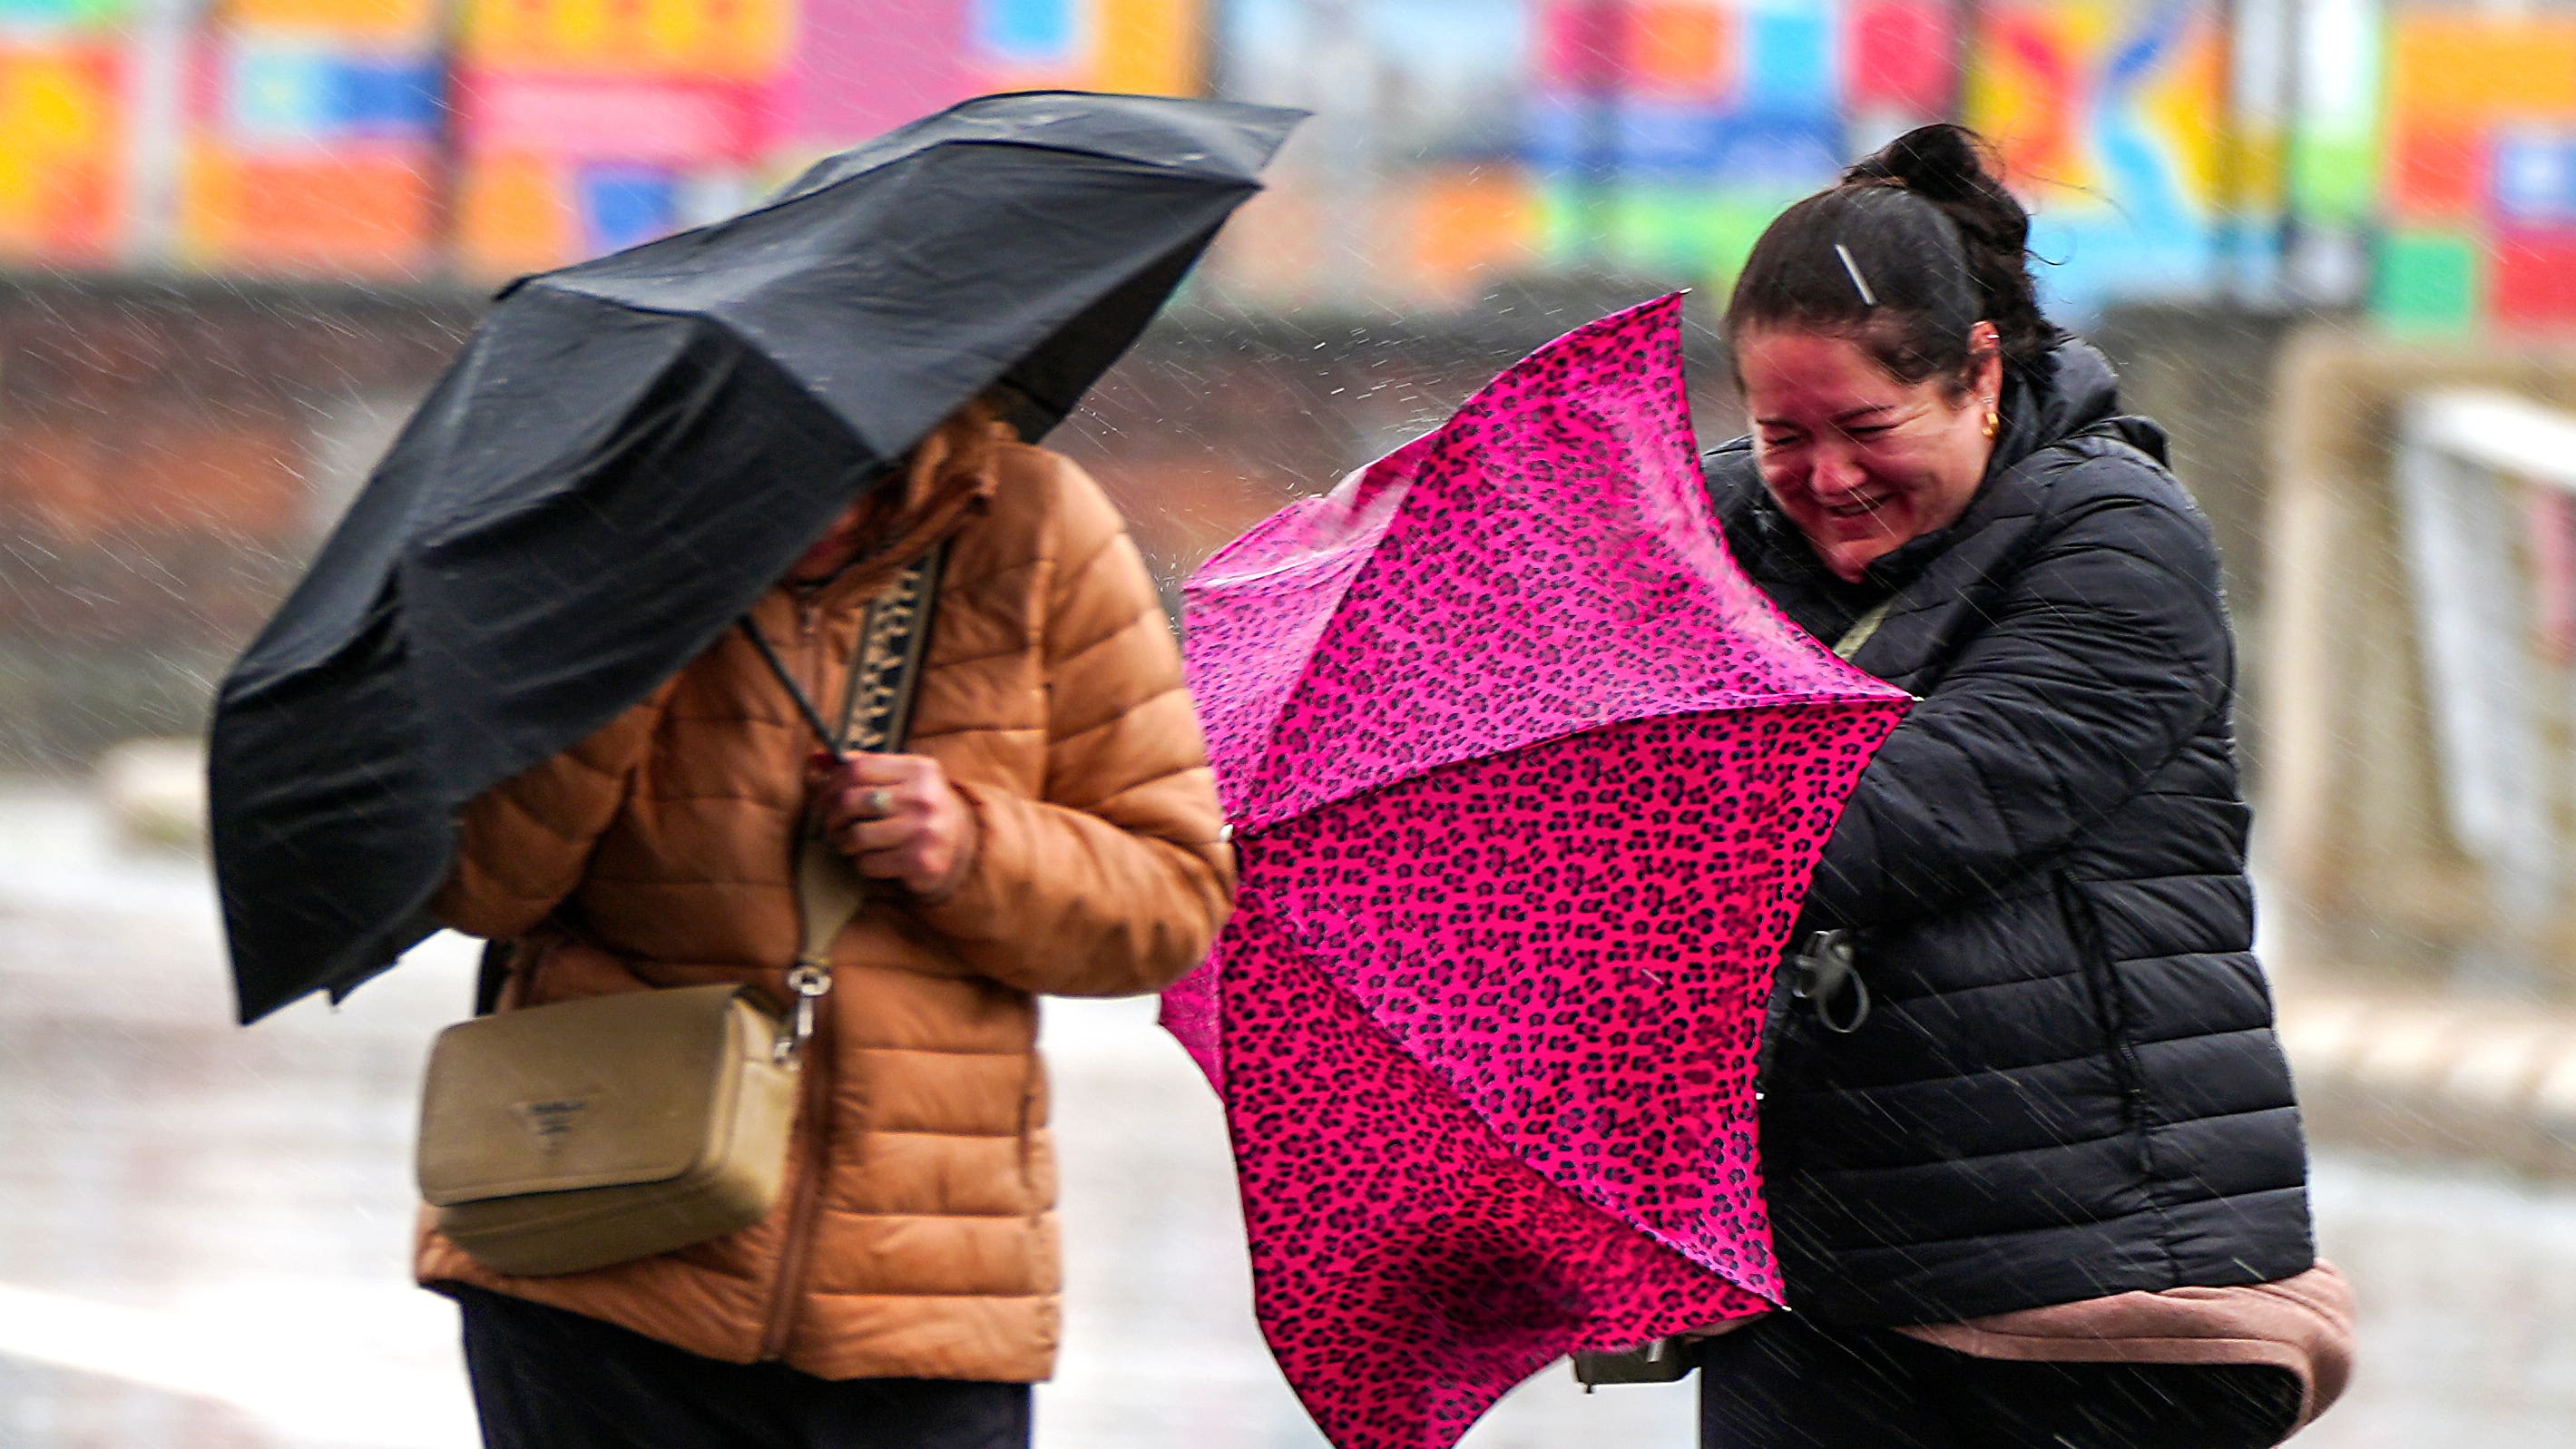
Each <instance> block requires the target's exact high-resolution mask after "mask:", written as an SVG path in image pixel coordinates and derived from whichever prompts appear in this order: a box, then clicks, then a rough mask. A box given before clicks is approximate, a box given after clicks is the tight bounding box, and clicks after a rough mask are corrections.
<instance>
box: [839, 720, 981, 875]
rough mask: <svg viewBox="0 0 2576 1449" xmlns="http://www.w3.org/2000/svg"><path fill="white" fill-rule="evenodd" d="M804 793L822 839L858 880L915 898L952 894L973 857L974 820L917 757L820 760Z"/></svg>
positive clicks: (930, 765) (935, 767) (944, 777)
mask: <svg viewBox="0 0 2576 1449" xmlns="http://www.w3.org/2000/svg"><path fill="white" fill-rule="evenodd" d="M805 785H806V790H807V792H808V796H809V798H810V799H811V801H812V809H813V811H814V813H815V816H816V818H817V819H818V820H819V821H820V822H821V824H822V827H823V838H824V839H826V840H828V841H830V842H831V843H832V845H833V847H834V848H835V849H837V850H839V851H840V852H841V853H842V854H843V855H846V856H848V857H849V858H850V861H851V863H852V864H853V865H855V866H857V867H858V872H859V874H861V875H864V876H871V877H874V878H876V879H878V880H896V881H901V882H903V883H904V884H905V885H906V886H908V887H910V888H911V889H912V890H913V891H914V892H915V893H916V894H919V895H924V896H938V895H941V894H944V893H946V892H947V891H949V890H951V889H954V888H955V886H956V884H957V881H958V878H959V877H961V876H963V875H964V874H965V873H966V867H967V865H968V863H969V862H970V861H972V860H973V859H974V855H975V812H974V811H973V810H972V809H970V808H969V807H968V806H967V804H966V799H965V797H964V796H962V795H959V794H958V793H957V790H956V787H955V786H953V785H950V784H949V783H948V774H947V772H946V771H944V770H942V769H940V768H939V762H938V761H937V760H933V759H929V758H927V757H925V756H922V755H869V754H861V755H852V756H850V757H849V758H847V759H844V760H841V761H839V762H837V763H835V762H834V761H833V760H832V757H831V756H829V755H821V754H818V755H816V756H814V757H813V759H812V760H811V761H809V762H808V764H807V767H806V774H805Z"/></svg>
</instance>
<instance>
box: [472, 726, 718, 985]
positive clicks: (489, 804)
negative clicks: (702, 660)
mask: <svg viewBox="0 0 2576 1449" xmlns="http://www.w3.org/2000/svg"><path fill="white" fill-rule="evenodd" d="M669 694H670V689H669V686H667V685H666V686H664V687H663V688H662V689H660V690H657V691H655V692H654V694H653V695H652V696H651V697H650V698H647V699H646V700H644V701H643V702H642V703H639V704H637V705H635V706H633V707H632V708H630V709H628V710H627V711H626V712H625V713H623V714H621V715H619V716H618V717H617V718H615V719H613V720H610V721H609V722H608V723H607V724H605V725H603V726H601V727H600V728H599V729H598V730H596V731H594V732H593V733H592V734H591V735H590V736H589V737H588V738H586V739H584V740H582V741H581V742H580V743H579V744H576V745H574V746H573V747H572V748H570V749H568V750H565V751H564V752H563V753H561V754H559V755H556V756H554V757H553V758H551V759H548V760H544V761H541V762H539V763H538V764H535V765H532V766H530V767H529V768H528V769H526V770H523V771H521V772H519V773H518V774H516V775H513V776H511V777H510V778H509V779H507V780H504V781H502V782H501V783H500V784H498V785H495V786H493V787H492V788H491V789H489V790H486V791H484V792H483V793H482V794H480V795H478V796H476V797H475V798H474V799H473V800H472V801H470V802H468V803H467V805H466V807H465V809H464V810H463V811H462V812H461V813H460V814H459V815H458V817H457V841H456V864H455V865H454V866H453V867H451V868H450V869H449V871H448V875H447V883H446V884H445V885H444V886H442V887H440V888H439V892H438V894H437V896H436V897H434V898H433V899H432V900H431V901H430V911H431V913H432V914H433V915H435V916H436V917H437V918H438V920H439V923H440V924H442V925H444V926H446V927H448V928H449V929H450V930H456V931H462V932H464V933H465V934H467V935H469V936H482V937H484V938H486V939H489V940H496V941H497V940H506V939H508V938H509V937H512V936H517V935H521V934H523V933H525V932H527V931H528V930H530V929H532V928H533V927H535V926H536V924H537V923H538V922H540V921H542V920H544V919H545V918H546V917H547V916H548V915H550V914H552V913H553V911H554V909H555V907H557V906H559V905H561V904H563V901H564V898H565V897H567V896H569V895H571V894H572V892H573V887H575V886H576V885H578V884H580V882H581V874H582V871H583V870H584V869H585V868H586V867H587V866H588V865H589V863H590V852H591V847H592V846H593V845H595V844H597V843H598V840H599V836H600V833H601V832H602V831H604V830H606V829H607V828H608V823H609V821H611V820H612V819H614V818H616V815H617V810H618V807H619V806H620V805H622V804H624V803H625V800H626V796H627V791H628V789H629V787H630V786H631V785H632V784H633V782H634V778H635V772H636V769H637V767H638V766H639V765H641V764H642V762H643V759H644V755H645V752H646V751H647V750H648V749H649V748H650V747H651V745H652V739H653V730H654V726H655V723H656V722H657V721H658V720H659V719H660V718H661V713H662V704H663V702H664V700H666V699H667V698H668V697H669Z"/></svg>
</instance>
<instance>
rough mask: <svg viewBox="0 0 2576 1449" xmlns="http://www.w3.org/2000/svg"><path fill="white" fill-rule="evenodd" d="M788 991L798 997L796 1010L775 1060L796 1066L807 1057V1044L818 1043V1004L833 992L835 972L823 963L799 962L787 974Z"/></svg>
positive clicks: (782, 1037)
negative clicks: (816, 1035) (803, 1057)
mask: <svg viewBox="0 0 2576 1449" xmlns="http://www.w3.org/2000/svg"><path fill="white" fill-rule="evenodd" d="M787 989H788V990H790V991H793V992H795V993H796V1010H795V1013H794V1015H793V1016H791V1017H790V1018H789V1026H788V1028H787V1030H785V1031H782V1032H780V1033H779V1034H778V1045H777V1046H776V1048H774V1049H773V1052H772V1056H773V1059H774V1060H777V1061H779V1062H792V1061H795V1060H797V1059H798V1058H800V1057H802V1056H804V1055H805V1044H806V1043H807V1042H809V1041H812V1040H813V1039H814V1003H816V1002H818V1001H820V1000H822V999H823V998H824V997H825V996H827V995H829V994H830V993H831V990H832V968H831V967H830V966H827V965H825V964H824V963H822V962H820V961H815V960H810V959H809V960H804V961H799V962H797V963H796V965H795V966H794V967H793V968H792V969H790V970H789V971H788V973H787Z"/></svg>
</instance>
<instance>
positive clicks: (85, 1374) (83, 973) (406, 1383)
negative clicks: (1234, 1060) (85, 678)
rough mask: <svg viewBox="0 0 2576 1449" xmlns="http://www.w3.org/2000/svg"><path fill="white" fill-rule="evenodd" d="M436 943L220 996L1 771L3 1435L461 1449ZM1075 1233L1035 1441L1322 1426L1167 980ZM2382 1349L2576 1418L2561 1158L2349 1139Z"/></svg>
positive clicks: (146, 888)
mask: <svg viewBox="0 0 2576 1449" xmlns="http://www.w3.org/2000/svg"><path fill="white" fill-rule="evenodd" d="M470 973H471V961H470V952H469V951H468V950H466V949H465V948H464V945H463V943H460V942H457V941H455V940H454V939H453V938H444V939H442V940H439V941H435V942H432V943H430V944H429V945H427V946H425V947H423V948H422V949H421V950H420V951H419V952H416V953H415V954H414V956H413V958H412V959H411V960H409V961H407V962H406V963H405V964H404V965H403V967H402V968H401V969H400V970H399V971H397V972H395V973H394V974H392V975H391V976H388V977H386V978H385V979H383V980H381V981H379V982H377V983H375V984H373V985H371V986H369V987H367V988H365V989H364V990H362V991H360V992H359V993H358V994H357V996H355V997H354V998H353V999H352V1000H351V1001H350V1003H349V1004H348V1005H347V1006H346V1007H345V1008H343V1009H341V1010H339V1011H336V1012H335V1011H332V1010H330V1009H328V1008H326V1007H324V1006H322V1005H320V1004H319V1003H312V1002H308V1003H305V1004H303V1005H299V1006H297V1007H295V1008H292V1009H290V1010H289V1011H287V1012H285V1013H283V1014H282V1015H281V1016H279V1017H277V1018H275V1019H273V1020H271V1021H269V1022H266V1023H263V1024H262V1025H261V1026H260V1027H258V1028H257V1029H255V1030H251V1031H247V1032H245V1031H239V1030H236V1029H234V1028H233V1027H231V1026H230V1025H229V1021H230V1014H229V1009H228V998H227V994H226V986H225V981H224V971H223V962H222V953H221V949H220V945H219V941H218V935H217V930H216V925H215V917H214V908H213V902H212V898H211V892H210V890H209V888H208V886H207V884H206V882H205V878H204V868H203V866H202V864H201V863H199V862H197V861H195V860H192V859H189V858H186V857H181V856H172V855H154V854H145V853H136V852H131V851H126V850H121V849H119V848H118V847H117V846H116V845H115V844H114V843H113V842H111V841H110V840H109V838H108V836H107V832H106V830H105V828H104V826H103V825H102V823H101V821H100V819H99V817H98V814H97V812H96V811H95V810H93V809H92V808H91V807H90V806H89V804H88V803H87V800H86V798H85V797H84V796H83V795H82V794H80V793H79V792H76V791H74V790H72V789H70V788H67V787H62V786H57V785H51V784H24V783H22V784H10V783H7V782H0V1446H5V1449H470V1446H472V1445H473V1444H474V1443H475V1438H474V1434H473V1428H472V1418H471V1414H470V1412H469V1410H468V1408H467V1405H466V1402H465V1396H464V1390H463V1386H462V1380H461V1375H460V1370H459V1368H458V1365H457V1358H456V1351H455V1347H454V1342H453V1339H454V1332H455V1321H454V1313H453V1311H452V1310H451V1309H449V1308H448V1307H447V1305H446V1304H445V1303H444V1302H443V1301H442V1300H440V1299H437V1298H435V1297H432V1296H431V1295H428V1294H425V1293H422V1292H419V1291H418V1290H416V1289H414V1288H413V1287H411V1285H410V1283H409V1280H408V1278H407V1277H406V1274H405V1263H406V1253H407V1248H408V1240H409V1225H410V1219H411V1198H410V1188H409V1157H408V1154H409V1150H410V1139H411V1130H412V1123H411V1114H412V1107H413V1102H412V1093H413V1090H414V1088H415V1085H416V1082H417V1078H418V1073H419V1070H420V1065H421V1061H422V1059H423V1055H424V1053H425V1051H426V1048H427V1042H428V1039H429V1037H430V1035H431V1033H433V1032H434V1031H436V1030H437V1028H438V1027H439V1026H441V1025H443V1024H445V1023H446V1022H448V1021H450V1020H452V1019H454V1018H455V1017H457V1016H459V1015H461V1014H462V1012H463V1010H464V1006H465V1002H466V999H467V995H468V979H469V976H470ZM1050 1013H1051V1014H1050V1017H1049V1026H1048V1038H1049V1043H1050V1047H1051V1050H1052V1053H1053V1057H1054V1061H1055V1067H1056V1074H1057V1081H1058V1089H1059V1090H1058V1104H1059V1105H1058V1115H1059V1124H1060V1134H1061V1141H1062V1148H1063V1157H1064V1161H1065V1218H1066V1223H1067V1228H1068V1232H1069V1234H1070V1242H1069V1258H1068V1272H1069V1274H1070V1278H1071V1289H1070V1293H1069V1297H1068V1319H1069V1321H1068V1324H1067V1349H1066V1353H1065V1357H1064V1363H1063V1371H1062V1374H1061V1376H1060V1377H1059V1378H1058V1380H1057V1381H1056V1382H1055V1383H1054V1384H1052V1385H1050V1386H1048V1387H1047V1388H1046V1389H1044V1390H1043V1391H1042V1393H1041V1397H1040V1400H1039V1403H1040V1409H1039V1414H1040V1419H1039V1436H1038V1437H1039V1443H1040V1444H1041V1445H1043V1446H1047V1449H1092V1446H1100V1449H1108V1446H1117V1449H1213V1446H1226V1449H1291V1446H1299V1449H1314V1446H1317V1445H1319V1444H1320V1442H1321V1441H1320V1440H1319V1439H1318V1438H1317V1437H1316V1435H1315V1434H1314V1432H1313V1430H1312V1429H1311V1428H1310V1427H1309V1426H1308V1425H1307V1424H1306V1421H1305V1419H1304V1416H1303V1414H1302V1413H1301V1412H1300V1411H1299V1410H1298V1408H1297V1406H1296V1404H1295V1403H1294V1401H1293V1400H1292V1399H1291V1398H1290V1397H1289V1395H1288V1394H1287V1392H1286V1390H1285V1389H1284V1388H1283V1387H1282V1386H1281V1385H1280V1383H1279V1381H1278V1379H1277V1376H1276V1373H1275V1372H1274V1371H1273V1370H1272V1368H1271V1366H1270V1364H1269V1361H1268V1359H1267V1357H1266V1355H1265V1354H1264V1352H1263V1350H1262V1347H1261V1344H1260V1341H1259V1338H1258V1336H1257V1335H1256V1334H1255V1332H1254V1331H1253V1328H1252V1325H1251V1316H1250V1307H1249V1284H1248V1282H1247V1280H1246V1277H1245V1274H1244V1269H1243V1261H1242V1251H1241V1244H1240V1238H1239V1236H1238V1234H1239V1224H1238V1222H1237V1220H1236V1218H1235V1212H1234V1207H1233V1184H1232V1177H1231V1174H1230V1171H1229V1169H1228V1167H1227V1163H1226V1160H1225V1151H1224V1139H1223V1134H1222V1130H1221V1128H1220V1125H1219V1121H1218V1116H1217V1112H1216V1109H1215V1106H1214V1103H1213V1102H1212V1101H1211V1100H1210V1098H1209V1096H1208V1093H1207V1091H1206V1089H1205V1087H1204V1086H1203V1085H1202V1084H1201V1083H1200V1082H1199V1080H1198V1078H1197V1077H1196V1075H1195V1073H1194V1072H1193V1071H1192V1070H1191V1068H1190V1067H1189V1065H1188V1063H1187V1062H1186V1061H1185V1060H1184V1059H1183V1057H1182V1056H1181V1053H1180V1051H1179V1049H1178V1048H1177V1047H1176V1046H1174V1045H1173V1044H1172V1043H1171V1042H1170V1041H1169V1040H1167V1039H1165V1038H1164V1037H1163V1036H1162V1035H1161V1034H1160V1033H1159V1032H1158V1031H1156V1030H1155V1029H1154V1027H1153V1026H1152V1024H1151V1012H1150V1009H1149V1008H1148V1007H1147V1006H1146V1005H1145V1004H1144V1003H1137V1002H1124V1003H1063V1004H1054V1005H1051V1007H1050ZM2316 1198H2317V1207H2318V1214H2319V1220H2320V1233H2321V1236H2322V1238H2323V1240H2324V1245H2325V1249H2326V1252H2327V1254H2328V1256H2330V1257H2332V1258H2333V1259H2335V1260H2336V1261H2337V1262H2338V1263H2340V1264H2341V1265H2342V1266H2343V1268H2344V1270H2345V1271H2346V1273H2347V1274H2348V1275H2349V1276H2350V1277H2351V1278H2352V1280H2353V1281H2354V1284H2355V1287H2356V1290H2357V1291H2358V1293H2359V1294H2360V1297H2361V1300H2362V1313H2363V1337H2364V1346H2363V1352H2364V1358H2363V1364H2362V1375H2361V1377H2360V1379H2359V1381H2358V1382H2357V1383H2356V1384H2355V1386H2354V1388H2353V1391H2352V1393H2351V1395H2350V1396H2349V1397H2348V1398H2347V1399H2346V1401H2345V1402H2344V1404H2343V1405H2342V1406H2341V1407H2339V1408H2338V1409H2336V1411H2335V1412H2334V1413H2333V1414H2332V1415H2331V1416H2330V1417H2329V1418H2327V1419H2326V1420H2325V1421H2324V1422H2323V1423H2322V1424H2320V1425H2319V1426H2318V1427H2316V1428H2315V1429H2313V1430H2311V1431H2310V1432H2309V1433H2308V1434H2306V1435H2304V1436H2302V1437H2301V1438H2300V1440H2299V1441H2298V1442H2299V1443H2300V1444H2301V1445H2302V1446H2305V1449H2398V1446H2405V1449H2418V1446H2421V1445H2425V1444H2432V1443H2443V1444H2462V1445H2476V1446H2479V1449H2544V1446H2547V1449H2558V1446H2563V1445H2565V1444H2568V1443H2571V1442H2576V1188H2571V1187H2565V1186H2562V1187H2555V1188H2540V1187H2534V1186H2530V1185H2525V1184H2519V1183H2516V1182H2514V1181H2512V1180H2510V1179H2507V1178H2505V1177H2503V1176H2501V1175H2482V1174H2480V1173H2476V1172H2471V1171H2464V1170H2462V1169H2459V1168H2457V1167H2454V1166H2441V1167H2431V1166H2422V1165H2414V1164H2410V1163H2408V1162H2404V1161H2397V1160H2363V1159H2359V1158H2354V1157H2348V1156H2341V1155H2336V1154H2332V1153H2329V1154H2327V1155H2326V1156H2325V1157H2324V1158H2323V1160H2322V1161H2321V1163H2320V1167H2319V1171H2318V1179H2317V1189H2316ZM1690 1421H1691V1401H1690V1389H1689V1388H1688V1386H1678V1387H1658V1388H1622V1389H1616V1390H1606V1391H1604V1392H1602V1393H1600V1394H1598V1395H1594V1396H1590V1397H1586V1396H1584V1395H1582V1394H1581V1393H1580V1392H1579V1391H1578V1390H1577V1389H1576V1388H1575V1387H1574V1386H1573V1384H1572V1383H1571V1381H1570V1380H1568V1379H1567V1378H1566V1376H1565V1371H1564V1370H1563V1368H1562V1367H1559V1368H1555V1369H1551V1370H1549V1371H1547V1372H1546V1373H1543V1374H1541V1375H1540V1376H1539V1377H1538V1378H1537V1379H1536V1380H1533V1381H1532V1382H1531V1383H1530V1384H1529V1385H1527V1386H1525V1387H1524V1388H1523V1389H1521V1390H1520V1391H1519V1392H1518V1393H1516V1394H1515V1395H1514V1396H1513V1397H1512V1398H1511V1399H1509V1400H1507V1401H1506V1402H1505V1403H1504V1405H1503V1406H1502V1407H1501V1408H1499V1409H1498V1410H1496V1412H1495V1413H1494V1414H1492V1415H1491V1416H1490V1417H1489V1418H1488V1419H1487V1420H1486V1421H1485V1422H1484V1423H1483V1424H1482V1425H1480V1426H1479V1427H1478V1428H1477V1429H1476V1431H1475V1432H1474V1433H1473V1434H1472V1435H1471V1436H1470V1437H1469V1439H1468V1440H1467V1441H1466V1442H1467V1445H1468V1446H1470V1449H1557V1446H1569V1445H1601V1446H1613V1445H1615V1446H1621V1449H1629V1446H1636V1449H1664V1446H1669V1449H1681V1446H1686V1445H1688V1444H1689V1443H1690V1442H1691V1439H1690Z"/></svg>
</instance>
